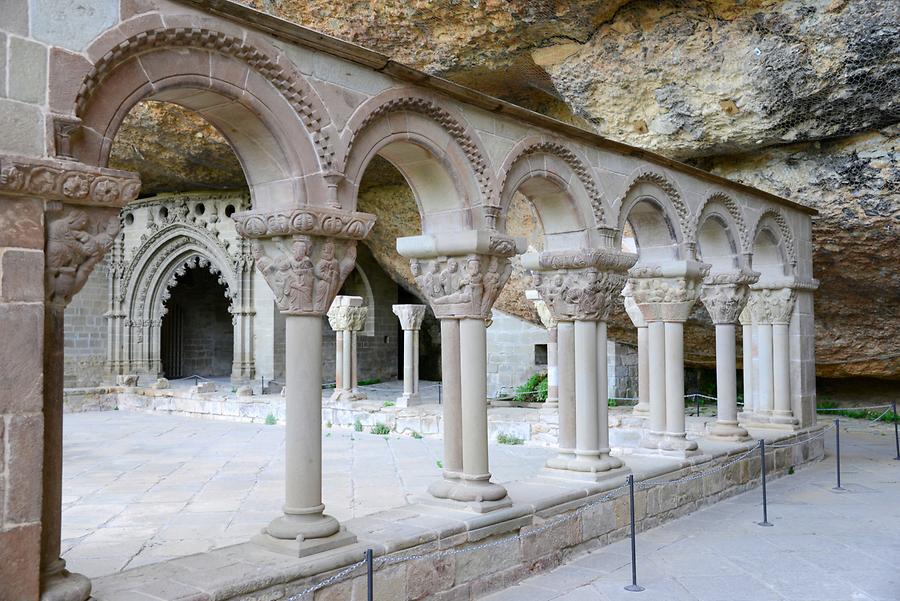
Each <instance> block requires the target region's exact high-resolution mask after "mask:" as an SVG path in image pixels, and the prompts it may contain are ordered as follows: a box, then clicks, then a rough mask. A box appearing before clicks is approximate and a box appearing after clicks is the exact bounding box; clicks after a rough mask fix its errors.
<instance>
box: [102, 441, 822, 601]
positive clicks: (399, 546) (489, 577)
mask: <svg viewBox="0 0 900 601" xmlns="http://www.w3.org/2000/svg"><path fill="white" fill-rule="evenodd" d="M819 429H820V428H818V427H816V428H813V429H812V430H807V431H804V432H801V433H785V432H783V431H774V430H756V431H754V432H753V435H754V436H756V437H764V438H765V439H766V442H769V443H771V442H775V441H781V442H790V441H798V440H803V439H802V438H801V437H804V438H805V437H806V436H807V435H808V433H809V432H811V431H812V432H815V431H818V430H819ZM700 444H701V450H702V451H703V455H704V456H706V457H708V458H709V459H708V460H707V461H706V462H704V463H702V464H699V465H689V464H687V462H684V461H678V460H675V459H672V458H662V457H635V456H630V457H629V458H628V463H629V466H630V467H631V468H632V469H633V470H634V473H635V478H636V480H637V481H638V482H641V481H644V480H649V479H660V480H672V479H678V478H681V477H683V476H686V475H689V474H691V473H695V472H697V471H700V470H706V469H709V468H713V467H715V466H717V465H721V464H724V463H727V462H729V461H732V460H733V459H734V458H735V457H737V456H739V455H740V454H742V453H744V452H746V451H747V450H749V449H752V448H753V446H754V443H745V444H727V443H715V442H709V441H706V440H702V441H700ZM823 456H824V441H823V439H822V438H819V439H817V440H813V441H805V442H802V443H801V444H798V445H797V446H794V447H790V448H784V449H777V450H775V452H774V453H772V454H771V455H770V458H769V460H768V463H767V468H768V469H770V470H771V471H770V477H773V478H774V477H777V476H779V475H783V474H784V473H786V472H787V470H788V469H789V468H791V467H796V466H799V465H801V464H803V463H807V462H810V461H815V460H818V459H820V458H821V457H823ZM758 480H759V465H758V457H757V456H756V455H751V456H749V457H747V458H745V459H743V460H741V461H739V462H737V463H735V464H734V465H731V466H729V467H728V468H726V469H724V470H722V471H721V472H718V473H716V474H713V475H711V476H709V477H706V478H701V479H697V480H692V481H689V482H682V483H679V484H677V485H676V486H675V488H674V489H664V488H661V487H654V488H651V489H648V490H638V491H636V494H635V505H636V519H637V521H638V529H639V530H641V531H644V530H647V529H648V528H652V527H653V526H656V525H659V524H662V523H664V522H666V521H669V520H671V519H674V518H676V517H679V516H681V515H684V514H686V513H689V512H691V511H695V510H696V509H698V508H700V507H701V506H703V505H706V504H709V503H713V502H716V501H718V500H720V499H722V498H724V497H726V496H731V495H734V494H737V493H739V492H743V491H744V490H747V489H749V488H751V487H753V486H756V485H757V484H758ZM507 489H508V491H509V494H510V497H511V498H512V500H513V502H514V505H513V507H511V508H509V509H505V510H500V511H496V512H492V513H488V514H476V513H472V512H468V511H460V510H454V509H448V508H444V507H437V506H434V505H429V504H413V505H406V506H404V507H399V508H396V509H391V510H388V511H383V512H379V513H375V514H372V515H369V516H365V517H362V518H356V519H353V520H349V521H348V522H346V523H345V526H346V528H347V530H348V531H350V532H353V533H354V534H356V535H357V537H358V538H359V542H357V543H355V544H353V545H349V546H347V547H342V548H340V549H336V550H334V551H329V552H326V553H321V554H319V555H315V556H310V557H304V558H302V559H294V558H291V557H286V556H284V555H280V554H277V553H272V552H269V551H266V550H265V549H263V548H261V547H258V546H256V545H253V544H251V543H244V544H240V545H234V546H231V547H224V548H221V549H216V550H214V551H211V552H209V553H202V554H198V555H192V556H188V557H183V558H180V559H175V560H172V561H167V562H162V563H158V564H153V565H149V566H145V567H141V568H136V569H134V570H128V571H126V572H122V573H119V574H114V575H111V576H105V577H103V578H99V579H97V580H95V582H94V597H93V599H94V600H95V601H113V600H120V599H123V598H132V597H133V598H142V599H143V598H153V599H161V600H170V599H171V600H175V599H187V598H190V599H198V600H201V599H210V600H211V599H216V600H243V601H250V600H251V599H254V600H256V599H270V600H273V601H276V600H280V599H286V598H288V597H290V596H291V595H294V594H297V593H299V592H302V591H303V590H305V589H307V588H308V587H310V586H312V585H314V584H316V583H318V582H321V581H322V580H324V579H325V578H328V577H329V576H331V575H333V574H334V573H336V572H337V571H339V570H340V569H342V568H344V567H346V566H348V565H351V564H353V563H355V562H357V561H359V560H360V559H362V557H363V552H364V551H365V549H366V548H372V549H373V550H374V551H375V555H376V556H380V557H406V556H411V555H416V556H419V555H422V554H427V553H431V552H434V551H438V550H446V549H459V550H463V549H465V548H466V547H467V546H471V545H473V544H474V545H480V544H483V543H484V542H490V541H492V540H497V541H503V540H504V538H506V539H508V543H507V542H498V544H499V545H500V546H501V547H502V548H503V549H505V551H503V552H502V553H501V552H500V551H499V550H498V549H499V548H488V549H476V550H474V551H471V552H468V553H465V554H460V555H451V556H445V557H441V558H429V557H426V558H420V559H417V560H415V561H408V562H403V563H399V564H395V565H392V566H389V567H385V568H383V569H380V570H378V572H377V573H376V582H377V583H378V588H379V590H381V591H390V592H391V594H392V595H393V596H391V597H390V598H391V599H397V600H399V601H403V600H406V599H409V600H412V599H421V598H425V597H427V596H429V595H436V594H439V593H440V594H450V595H461V596H462V597H463V598H468V596H469V595H470V594H487V593H488V592H490V591H491V590H496V589H498V588H501V587H505V586H509V585H511V584H514V583H515V582H517V581H519V580H521V579H523V578H525V577H527V576H528V575H530V574H532V573H533V572H535V571H540V570H545V569H551V568H552V567H554V566H556V565H559V563H560V562H561V561H562V560H563V559H564V557H565V556H566V555H568V554H570V553H572V552H576V551H578V550H583V549H586V548H588V547H590V548H596V547H598V546H603V545H605V544H608V543H609V542H611V541H613V540H618V539H620V538H622V537H623V536H624V535H625V532H626V530H627V529H626V526H627V523H628V501H627V497H625V496H619V497H617V498H614V499H610V500H609V501H606V502H603V503H601V504H599V505H597V506H594V507H591V508H590V509H588V510H584V509H582V508H583V507H585V506H586V505H589V504H591V503H593V502H594V501H595V500H597V499H599V498H600V496H601V494H602V490H601V489H602V487H601V486H599V485H596V484H591V483H585V482H573V483H571V484H568V483H565V482H560V483H557V482H552V483H548V482H544V481H539V480H537V481H536V480H529V481H523V482H511V483H508V484H507ZM579 511H580V513H578V514H576V513H575V512H579ZM567 514H568V515H572V520H571V521H567V522H564V523H562V524H560V525H557V526H554V527H552V528H549V529H548V530H546V531H544V532H542V533H541V534H539V535H536V536H533V537H532V536H527V537H525V538H521V539H516V538H513V537H511V536H510V533H512V532H517V533H518V534H520V535H525V534H527V533H528V532H530V531H533V530H534V529H535V527H536V526H540V525H542V524H543V523H544V522H545V520H546V519H548V518H554V517H556V516H563V515H567ZM588 520H590V521H588ZM507 546H508V547H509V548H508V549H507V548H506V547H507ZM500 555H502V557H503V561H498V557H499V556H500ZM438 564H440V565H438ZM423 570H424V572H425V573H430V572H432V571H440V572H441V573H445V575H446V577H441V578H427V579H426V578H423V577H421V573H423ZM450 572H453V575H452V576H453V577H452V578H451V577H450V576H451V574H450ZM359 573H360V574H362V571H360V572H359ZM416 574H419V575H418V576H417V575H416ZM363 578H364V576H361V575H357V576H355V577H354V578H353V579H349V580H348V581H344V582H339V583H336V584H333V585H330V586H329V587H326V588H324V589H323V590H322V592H321V593H319V594H317V595H316V598H317V599H318V598H322V599H325V598H328V599H331V598H335V599H338V598H339V599H361V598H363V596H362V594H361V593H362V592H364V581H363ZM413 591H415V592H413ZM413 594H414V595H415V596H410V595H413ZM142 595H143V596H142ZM320 595H321V597H320ZM148 596H149V597H148Z"/></svg>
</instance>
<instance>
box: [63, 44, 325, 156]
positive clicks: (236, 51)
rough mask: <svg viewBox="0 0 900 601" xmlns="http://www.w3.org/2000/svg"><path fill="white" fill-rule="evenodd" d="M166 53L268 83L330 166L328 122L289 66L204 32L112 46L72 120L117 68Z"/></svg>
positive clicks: (308, 88)
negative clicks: (207, 57) (228, 64)
mask: <svg viewBox="0 0 900 601" xmlns="http://www.w3.org/2000/svg"><path fill="white" fill-rule="evenodd" d="M166 48H194V49H196V50H200V51H203V52H217V53H219V54H222V55H225V56H229V57H232V58H235V59H237V60H239V61H242V62H244V63H245V64H247V65H248V66H249V67H250V68H251V69H253V70H254V71H256V72H257V73H259V74H260V75H261V76H262V77H263V78H265V79H266V80H267V81H268V82H269V83H271V84H272V85H273V86H274V87H275V89H277V90H278V92H279V93H280V94H281V95H282V96H283V97H284V99H285V100H287V102H288V103H289V104H290V105H291V107H292V108H293V109H294V112H296V114H297V116H298V117H299V118H300V121H301V122H302V123H303V125H304V126H305V127H306V129H307V131H308V132H309V135H310V137H311V138H312V140H313V144H314V145H315V147H316V152H317V154H318V155H319V159H320V161H321V164H322V165H323V167H325V166H328V165H330V164H331V162H332V160H333V156H334V151H333V149H332V147H331V146H332V145H331V140H330V136H329V134H328V130H327V129H326V127H327V126H328V125H329V124H330V122H331V120H330V117H329V115H328V112H327V111H326V110H325V107H324V105H323V104H322V102H321V100H319V98H318V95H317V94H316V92H315V91H314V90H313V88H312V86H310V85H309V84H308V83H307V82H306V81H305V80H304V79H303V77H302V75H300V74H299V73H297V72H296V71H295V70H294V69H292V68H291V67H290V66H289V65H291V63H290V61H288V60H286V59H285V60H282V61H280V62H279V61H278V60H276V59H275V58H273V57H271V56H269V55H268V54H266V53H265V52H263V51H262V50H260V49H259V48H257V47H255V46H253V45H251V44H248V43H247V42H246V41H244V40H243V39H241V38H238V37H235V36H232V35H228V34H226V33H222V32H220V31H214V30H212V29H208V28H205V27H171V28H165V27H160V28H156V29H151V30H148V31H142V32H141V33H138V34H137V35H134V36H131V37H130V38H128V39H126V40H124V41H122V42H119V43H118V44H116V45H115V46H113V48H112V49H110V50H109V51H107V52H106V54H104V55H103V56H101V57H100V58H99V59H98V60H97V61H96V62H95V63H94V66H93V68H92V69H91V71H90V72H89V73H88V74H87V75H86V76H85V78H84V81H83V83H82V84H81V88H80V89H79V91H78V94H77V96H76V98H75V114H76V115H77V116H78V117H81V116H82V115H83V114H84V111H85V109H86V107H87V104H88V102H89V101H90V99H91V97H92V96H93V95H94V93H95V92H96V91H97V89H98V88H99V87H100V84H102V83H103V81H104V79H105V78H106V77H107V76H108V75H109V74H110V73H111V72H112V71H114V70H115V68H116V67H117V66H118V65H120V64H122V63H123V62H125V61H126V60H128V59H130V58H132V57H134V56H136V55H138V54H141V53H144V52H149V51H153V50H160V49H166Z"/></svg>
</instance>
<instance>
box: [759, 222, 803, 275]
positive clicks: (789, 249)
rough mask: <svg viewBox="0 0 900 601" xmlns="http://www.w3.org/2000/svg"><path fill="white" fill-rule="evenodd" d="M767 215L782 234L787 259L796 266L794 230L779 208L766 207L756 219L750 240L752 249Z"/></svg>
mask: <svg viewBox="0 0 900 601" xmlns="http://www.w3.org/2000/svg"><path fill="white" fill-rule="evenodd" d="M767 217H770V218H771V219H772V221H774V222H775V224H776V225H777V226H778V232H779V233H780V234H781V242H782V243H783V244H784V252H785V254H786V255H787V259H788V261H789V262H790V264H791V266H792V267H796V266H797V250H796V248H795V246H794V232H793V230H791V226H789V225H788V222H787V219H786V218H785V216H784V215H783V214H782V213H781V211H779V210H778V209H773V208H769V209H766V210H765V211H763V213H762V215H760V216H759V219H757V220H756V224H755V225H754V226H753V238H752V240H751V242H750V244H751V250H752V245H753V243H754V242H755V241H756V237H757V236H758V235H759V231H760V229H761V227H762V226H763V222H764V221H765V220H766V218H767Z"/></svg>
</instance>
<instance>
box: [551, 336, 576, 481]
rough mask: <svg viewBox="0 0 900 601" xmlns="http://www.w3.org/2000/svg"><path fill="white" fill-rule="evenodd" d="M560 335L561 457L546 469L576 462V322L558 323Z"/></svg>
mask: <svg viewBox="0 0 900 601" xmlns="http://www.w3.org/2000/svg"><path fill="white" fill-rule="evenodd" d="M556 332H557V361H558V364H559V365H558V368H557V369H558V372H557V373H558V374H559V380H558V392H557V404H558V407H559V431H558V434H557V440H558V443H557V444H558V446H559V455H558V456H557V457H552V458H550V459H548V460H547V467H549V468H554V469H568V466H569V465H570V463H571V462H572V461H573V460H574V459H575V323H574V322H572V321H559V322H557V324H556Z"/></svg>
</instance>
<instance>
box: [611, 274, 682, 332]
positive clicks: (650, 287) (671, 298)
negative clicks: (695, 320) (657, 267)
mask: <svg viewBox="0 0 900 601" xmlns="http://www.w3.org/2000/svg"><path fill="white" fill-rule="evenodd" d="M627 290H628V291H627V292H626V296H631V297H633V298H634V302H635V303H636V304H637V306H638V307H639V308H640V310H641V314H642V315H643V316H644V320H645V321H648V322H649V321H686V320H687V318H688V316H689V315H690V313H691V308H692V307H693V306H694V303H695V302H697V298H698V297H699V296H700V278H699V277H690V276H681V277H649V278H640V277H638V278H635V277H633V278H630V279H629V280H628V289H627Z"/></svg>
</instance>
